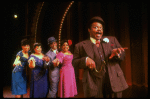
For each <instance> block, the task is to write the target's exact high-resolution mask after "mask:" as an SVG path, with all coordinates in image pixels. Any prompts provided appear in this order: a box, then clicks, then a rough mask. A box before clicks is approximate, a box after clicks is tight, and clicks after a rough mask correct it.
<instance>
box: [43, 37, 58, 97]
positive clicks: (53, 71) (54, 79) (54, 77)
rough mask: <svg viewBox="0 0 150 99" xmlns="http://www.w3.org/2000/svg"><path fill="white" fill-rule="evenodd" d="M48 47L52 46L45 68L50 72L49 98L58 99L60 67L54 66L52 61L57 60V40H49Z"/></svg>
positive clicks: (50, 38) (47, 54)
mask: <svg viewBox="0 0 150 99" xmlns="http://www.w3.org/2000/svg"><path fill="white" fill-rule="evenodd" d="M47 41H48V46H50V50H49V51H48V52H47V53H46V56H48V57H49V58H50V61H49V62H48V63H45V68H48V72H49V77H48V79H49V85H50V86H49V93H48V95H47V98H56V93H57V90H58V82H59V66H58V67H55V66H53V63H52V61H53V60H54V59H55V58H56V55H57V54H58V50H57V40H56V39H55V38H54V37H49V38H48V40H47Z"/></svg>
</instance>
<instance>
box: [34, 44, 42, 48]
mask: <svg viewBox="0 0 150 99" xmlns="http://www.w3.org/2000/svg"><path fill="white" fill-rule="evenodd" d="M36 46H41V43H34V44H33V49H35V48H36Z"/></svg>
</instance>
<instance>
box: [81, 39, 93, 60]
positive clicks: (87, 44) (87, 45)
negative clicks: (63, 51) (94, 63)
mask: <svg viewBox="0 0 150 99" xmlns="http://www.w3.org/2000/svg"><path fill="white" fill-rule="evenodd" d="M83 47H84V50H85V52H86V54H87V56H88V57H90V58H92V59H94V52H93V47H92V42H91V41H90V40H86V41H83Z"/></svg>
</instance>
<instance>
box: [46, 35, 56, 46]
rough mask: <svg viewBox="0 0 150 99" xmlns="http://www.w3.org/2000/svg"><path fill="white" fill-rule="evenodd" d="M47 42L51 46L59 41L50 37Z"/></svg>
mask: <svg viewBox="0 0 150 99" xmlns="http://www.w3.org/2000/svg"><path fill="white" fill-rule="evenodd" d="M47 41H48V45H49V44H52V43H53V42H56V41H57V40H56V39H55V38H54V37H53V36H52V37H49V38H48V40H47Z"/></svg>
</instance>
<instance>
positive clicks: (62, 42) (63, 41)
mask: <svg viewBox="0 0 150 99" xmlns="http://www.w3.org/2000/svg"><path fill="white" fill-rule="evenodd" d="M65 42H67V43H68V40H66V39H64V40H62V41H61V43H60V46H62V45H63V44H64V43H65Z"/></svg>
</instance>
